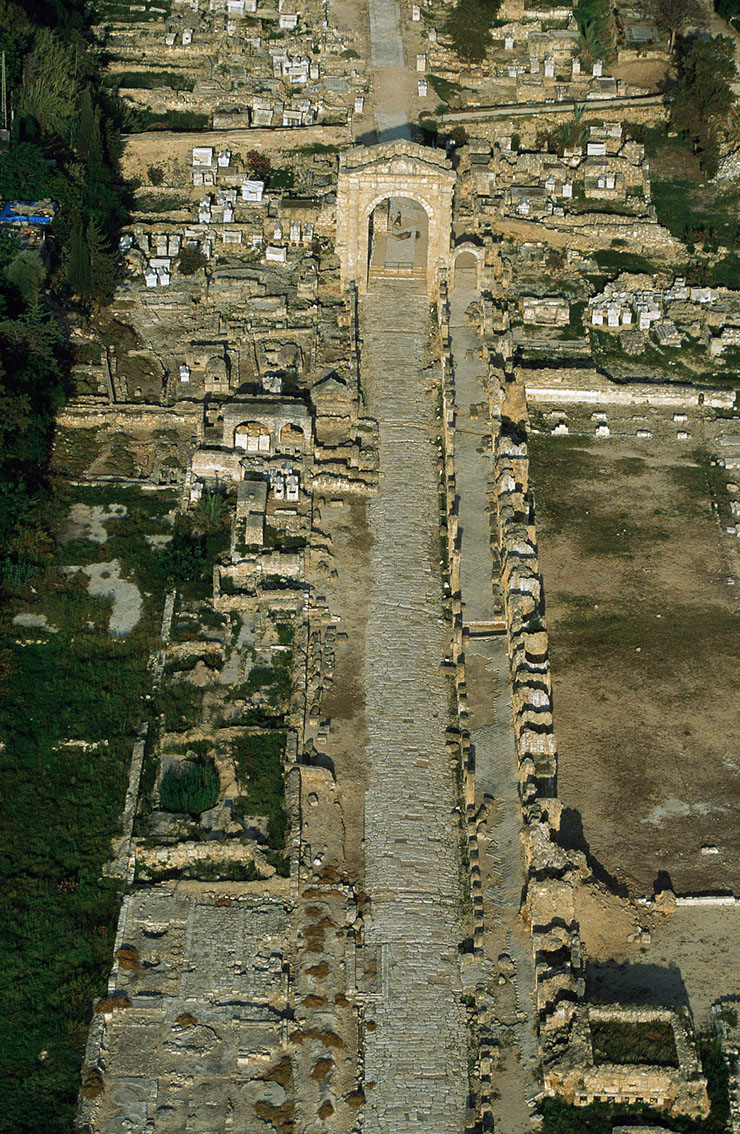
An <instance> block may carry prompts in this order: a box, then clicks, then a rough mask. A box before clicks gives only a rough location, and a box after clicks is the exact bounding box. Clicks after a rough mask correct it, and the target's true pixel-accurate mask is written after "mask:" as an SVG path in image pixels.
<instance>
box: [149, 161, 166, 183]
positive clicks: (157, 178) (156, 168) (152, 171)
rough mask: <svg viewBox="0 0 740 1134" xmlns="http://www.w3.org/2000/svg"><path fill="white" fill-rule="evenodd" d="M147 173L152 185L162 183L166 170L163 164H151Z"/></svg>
mask: <svg viewBox="0 0 740 1134" xmlns="http://www.w3.org/2000/svg"><path fill="white" fill-rule="evenodd" d="M146 174H147V177H148V178H149V184H150V185H161V184H162V182H163V181H164V170H163V169H162V167H161V165H150V166H149V168H148V169H147V171H146Z"/></svg>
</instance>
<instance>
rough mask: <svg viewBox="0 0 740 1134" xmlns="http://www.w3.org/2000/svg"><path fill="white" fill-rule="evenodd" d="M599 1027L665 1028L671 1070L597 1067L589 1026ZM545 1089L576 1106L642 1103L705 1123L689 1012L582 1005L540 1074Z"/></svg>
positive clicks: (703, 1086)
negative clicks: (673, 1057) (672, 1058)
mask: <svg viewBox="0 0 740 1134" xmlns="http://www.w3.org/2000/svg"><path fill="white" fill-rule="evenodd" d="M598 1023H613V1024H616V1025H620V1024H621V1025H624V1024H628V1025H629V1024H633V1025H634V1024H646V1025H649V1024H664V1025H666V1024H667V1025H668V1026H669V1027H670V1029H671V1032H672V1037H673V1042H674V1045H675V1053H676V1060H675V1064H674V1065H672V1066H665V1065H662V1064H661V1065H658V1064H648V1063H607V1062H600V1063H597V1062H596V1060H595V1058H594V1045H593V1039H592V1034H591V1027H592V1025H593V1024H598ZM544 1080H545V1088H546V1089H547V1090H548V1092H549V1093H550V1094H559V1095H562V1096H563V1097H564V1098H566V1099H567V1100H568V1101H569V1102H572V1103H574V1104H575V1105H576V1106H587V1105H588V1104H589V1103H592V1102H617V1103H627V1104H629V1103H638V1102H645V1103H647V1104H648V1105H651V1106H654V1107H656V1108H659V1109H662V1110H667V1111H668V1112H669V1113H670V1114H673V1115H679V1114H685V1115H689V1116H690V1117H692V1118H706V1117H707V1115H708V1114H709V1098H708V1095H707V1081H706V1078H705V1077H704V1075H703V1074H702V1071H701V1064H700V1062H699V1058H698V1056H697V1053H696V1048H695V1046H694V1043H693V1039H692V1035H691V1027H690V1018H689V1017H688V1013H686V1014H685V1015H683V1014H681V1013H679V1012H673V1011H670V1010H669V1009H667V1008H665V1009H661V1008H623V1007H621V1006H620V1005H600V1006H598V1007H596V1006H585V1005H584V1006H582V1007H581V1008H580V1009H579V1011H578V1013H577V1017H576V1019H575V1020H574V1021H573V1022H572V1025H571V1031H570V1036H569V1040H568V1046H567V1048H565V1049H564V1050H563V1051H562V1052H561V1054H560V1055H559V1058H558V1059H557V1060H556V1061H554V1062H553V1063H552V1064H551V1065H550V1066H549V1067H547V1068H546V1069H545V1077H544Z"/></svg>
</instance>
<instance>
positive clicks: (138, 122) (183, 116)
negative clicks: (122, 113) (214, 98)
mask: <svg viewBox="0 0 740 1134" xmlns="http://www.w3.org/2000/svg"><path fill="white" fill-rule="evenodd" d="M210 124H211V116H210V114H198V113H197V112H196V111H194V110H166V111H165V112H164V114H157V113H155V112H154V111H153V110H152V109H151V108H150V107H148V106H145V107H143V108H139V107H137V108H136V109H132V110H131V111H130V114H129V117H128V129H129V133H131V134H143V133H144V132H145V131H147V130H172V131H174V132H176V133H189V132H190V131H194V130H207V129H208V127H209V126H210Z"/></svg>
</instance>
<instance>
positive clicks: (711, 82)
mask: <svg viewBox="0 0 740 1134" xmlns="http://www.w3.org/2000/svg"><path fill="white" fill-rule="evenodd" d="M677 63H678V81H677V82H676V86H675V88H674V90H673V97H672V102H671V122H672V124H673V126H674V127H675V128H676V129H678V130H680V131H682V132H683V133H685V134H687V135H688V137H689V138H691V141H692V142H693V144H694V147H695V149H696V150H698V151H699V153H700V155H701V159H702V164H703V165H704V168H705V170H706V171H707V173H708V174H709V176H713V174H714V173H715V172H716V169H717V164H718V161H719V131H720V129H721V127H722V126H723V125H724V123H725V122H726V121H727V118H728V116H729V113H730V111H731V109H732V107H733V106H734V104H735V96H734V94H733V91H732V87H731V85H730V84H731V83H732V82H734V80H735V76H736V68H735V50H734V44H733V42H732V40H731V39H730V38H729V36H724V35H718V36H714V37H711V38H710V37H709V36H704V35H693V36H690V37H688V38H687V39H685V40H683V41H681V42H680V43H679V48H678V57H677Z"/></svg>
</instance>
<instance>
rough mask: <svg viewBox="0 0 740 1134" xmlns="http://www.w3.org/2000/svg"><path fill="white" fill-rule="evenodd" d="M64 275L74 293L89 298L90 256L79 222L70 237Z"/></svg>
mask: <svg viewBox="0 0 740 1134" xmlns="http://www.w3.org/2000/svg"><path fill="white" fill-rule="evenodd" d="M64 274H65V276H66V277H67V283H68V284H69V286H70V288H71V289H72V291H73V293H74V294H75V295H78V296H81V297H82V296H87V295H88V294H89V292H90V256H89V254H88V251H87V245H86V243H85V234H84V231H83V228H82V224H81V222H78V223H77V224H76V225H75V226H74V228H73V229H72V232H71V233H70V237H69V246H68V248H67V255H66V259H65V264H64Z"/></svg>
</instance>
